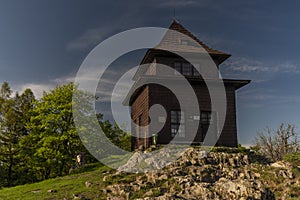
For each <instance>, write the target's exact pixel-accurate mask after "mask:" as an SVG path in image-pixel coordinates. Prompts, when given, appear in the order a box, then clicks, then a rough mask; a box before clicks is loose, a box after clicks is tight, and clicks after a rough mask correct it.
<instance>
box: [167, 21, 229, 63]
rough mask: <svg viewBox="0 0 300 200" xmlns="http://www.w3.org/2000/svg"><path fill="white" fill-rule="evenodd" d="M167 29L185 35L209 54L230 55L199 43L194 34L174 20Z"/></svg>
mask: <svg viewBox="0 0 300 200" xmlns="http://www.w3.org/2000/svg"><path fill="white" fill-rule="evenodd" d="M169 29H171V30H174V31H178V32H180V33H182V34H184V35H187V36H188V37H190V38H192V39H193V40H195V41H197V42H198V43H199V44H200V45H201V46H202V47H203V48H204V49H205V50H206V51H207V52H208V53H210V54H221V55H224V56H228V57H229V56H230V54H228V53H225V52H222V51H219V50H216V49H212V48H210V47H208V46H207V45H206V44H204V42H202V41H200V40H199V39H198V38H197V37H196V36H195V35H194V34H192V33H191V32H190V31H188V30H187V29H186V28H185V27H184V26H182V25H181V24H180V23H179V22H178V21H177V20H175V19H174V20H173V21H172V23H171V25H170V26H169Z"/></svg>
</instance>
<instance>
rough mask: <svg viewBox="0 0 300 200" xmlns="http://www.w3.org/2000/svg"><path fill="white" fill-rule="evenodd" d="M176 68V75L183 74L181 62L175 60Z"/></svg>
mask: <svg viewBox="0 0 300 200" xmlns="http://www.w3.org/2000/svg"><path fill="white" fill-rule="evenodd" d="M174 69H175V75H178V74H181V73H182V67H181V63H180V62H175V63H174Z"/></svg>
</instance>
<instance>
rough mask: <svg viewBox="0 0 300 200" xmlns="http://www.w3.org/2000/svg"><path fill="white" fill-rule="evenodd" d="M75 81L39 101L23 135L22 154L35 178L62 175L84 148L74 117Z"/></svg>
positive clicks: (58, 88) (56, 89)
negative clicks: (73, 97) (24, 135)
mask: <svg viewBox="0 0 300 200" xmlns="http://www.w3.org/2000/svg"><path fill="white" fill-rule="evenodd" d="M75 90H76V87H74V85H73V83H69V84H66V85H61V86H57V87H56V88H55V89H53V90H51V91H50V92H49V93H44V95H43V97H42V98H41V99H40V100H39V101H38V102H37V103H36V106H35V108H34V109H33V112H32V114H31V115H32V116H31V120H30V122H29V123H28V124H27V128H28V129H29V130H30V134H29V135H28V136H26V137H24V138H23V140H22V141H21V145H22V147H23V148H22V149H23V151H22V156H23V157H26V161H27V164H28V166H29V169H30V172H31V173H34V174H35V176H36V179H38V180H41V179H47V178H50V177H55V176H62V175H64V174H67V173H68V172H69V169H70V168H71V167H72V165H74V158H75V156H76V154H78V153H80V152H85V151H86V150H85V148H84V147H83V145H82V143H81V141H80V138H79V136H78V134H77V131H76V127H75V125H74V121H73V117H72V94H73V92H74V91H75Z"/></svg>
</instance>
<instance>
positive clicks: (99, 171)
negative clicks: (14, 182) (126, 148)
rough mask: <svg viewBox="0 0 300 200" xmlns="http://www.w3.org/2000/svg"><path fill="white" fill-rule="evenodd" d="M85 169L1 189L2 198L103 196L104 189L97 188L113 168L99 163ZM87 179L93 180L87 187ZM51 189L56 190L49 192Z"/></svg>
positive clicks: (29, 198) (87, 197)
mask: <svg viewBox="0 0 300 200" xmlns="http://www.w3.org/2000/svg"><path fill="white" fill-rule="evenodd" d="M85 170H86V171H85V172H83V173H79V174H73V175H70V176H65V177H59V178H54V179H49V180H45V181H41V182H38V183H33V184H26V185H21V186H16V187H12V188H4V189H1V190H0V199H22V200H26V199H28V200H32V199H63V198H66V199H73V194H81V195H83V196H84V197H85V198H86V199H101V197H102V198H103V196H104V195H103V194H102V190H100V188H99V190H98V189H95V188H97V187H101V184H102V179H103V176H105V173H109V172H111V171H112V169H110V168H108V167H106V166H103V165H102V164H100V163H97V164H91V165H87V166H86V168H85ZM86 181H89V182H91V183H92V186H91V187H89V188H87V187H86V186H85V182H86ZM50 189H51V190H55V191H56V192H54V193H48V192H47V191H48V190H50ZM34 191H36V192H34Z"/></svg>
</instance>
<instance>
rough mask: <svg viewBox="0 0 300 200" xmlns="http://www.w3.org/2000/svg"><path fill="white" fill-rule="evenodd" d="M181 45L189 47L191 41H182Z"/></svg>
mask: <svg viewBox="0 0 300 200" xmlns="http://www.w3.org/2000/svg"><path fill="white" fill-rule="evenodd" d="M180 44H181V45H188V44H189V41H187V40H180Z"/></svg>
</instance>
